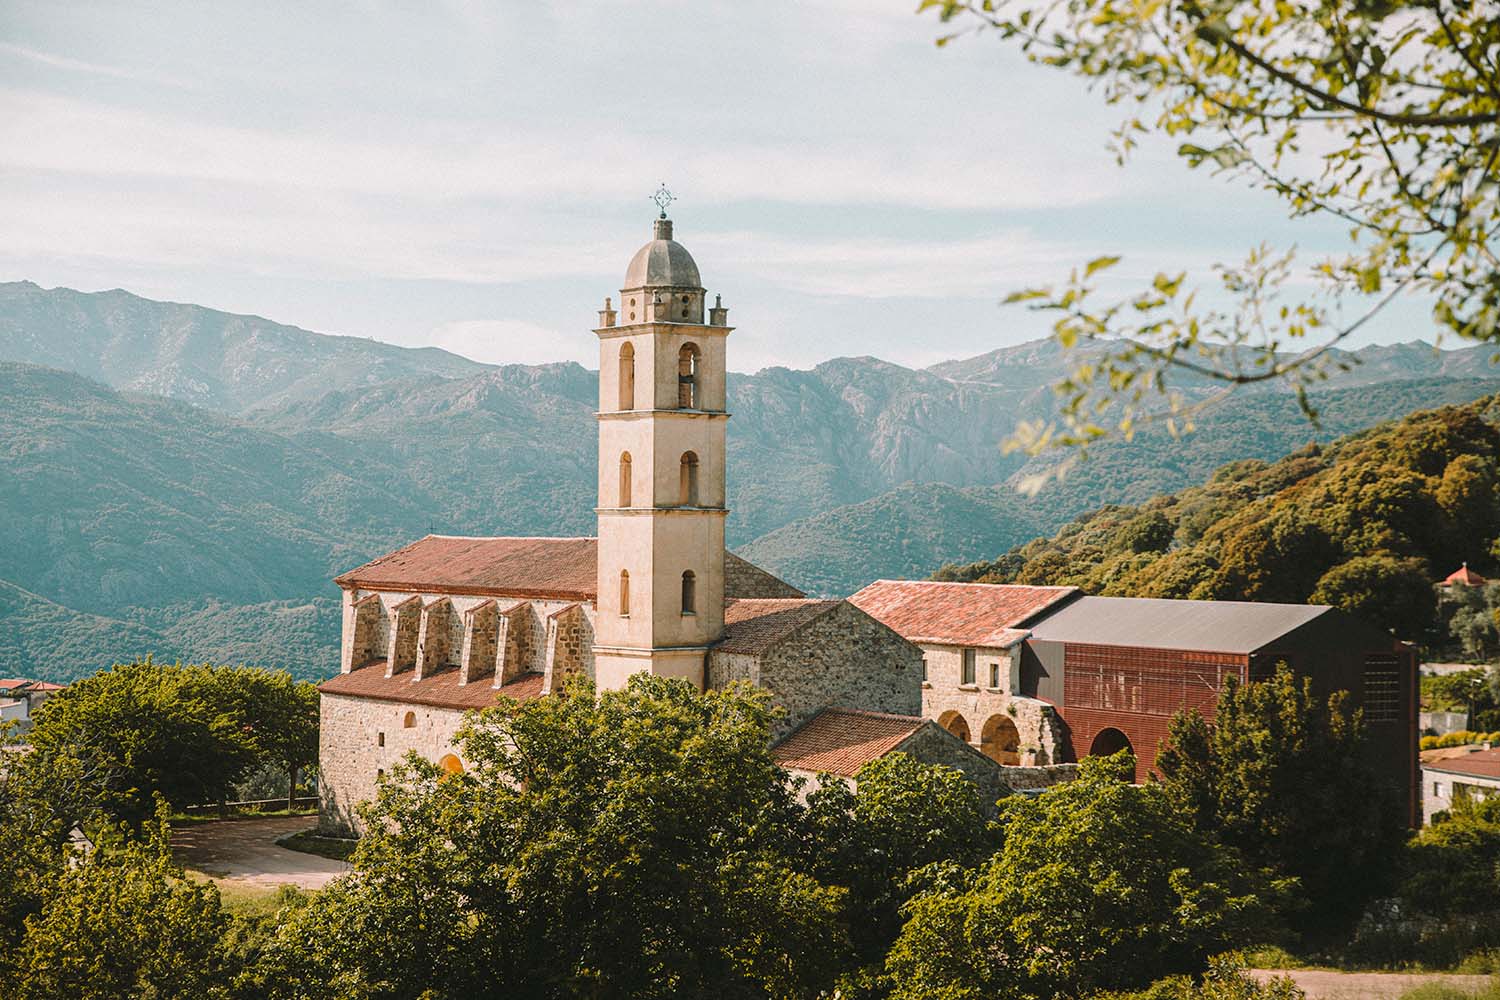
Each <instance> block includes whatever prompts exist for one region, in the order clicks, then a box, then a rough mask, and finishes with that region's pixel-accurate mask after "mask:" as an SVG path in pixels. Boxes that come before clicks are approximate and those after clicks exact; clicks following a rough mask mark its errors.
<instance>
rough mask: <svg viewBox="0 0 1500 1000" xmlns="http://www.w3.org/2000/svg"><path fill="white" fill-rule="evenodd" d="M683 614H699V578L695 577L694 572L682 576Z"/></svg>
mask: <svg viewBox="0 0 1500 1000" xmlns="http://www.w3.org/2000/svg"><path fill="white" fill-rule="evenodd" d="M682 613H683V614H685V615H695V614H697V613H698V578H697V577H696V576H694V575H693V571H692V570H688V571H686V572H685V573H683V574H682Z"/></svg>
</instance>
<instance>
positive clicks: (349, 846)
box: [276, 829, 359, 861]
mask: <svg viewBox="0 0 1500 1000" xmlns="http://www.w3.org/2000/svg"><path fill="white" fill-rule="evenodd" d="M358 843H359V841H357V840H347V839H345V838H343V837H323V836H319V834H318V832H317V830H316V829H312V830H302V831H301V832H299V833H289V834H287V835H286V836H285V837H277V838H276V846H277V847H285V848H286V849H287V850H291V851H301V852H302V853H303V854H316V855H317V856H318V857H320V858H331V859H333V860H334V861H348V860H349V855H351V854H353V853H354V848H355V846H356V845H358Z"/></svg>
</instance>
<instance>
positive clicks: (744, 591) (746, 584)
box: [724, 552, 806, 600]
mask: <svg viewBox="0 0 1500 1000" xmlns="http://www.w3.org/2000/svg"><path fill="white" fill-rule="evenodd" d="M804 596H806V595H805V594H803V593H802V591H800V590H798V589H797V588H796V587H793V586H792V585H791V584H790V583H787V582H786V581H785V580H783V579H781V578H780V577H777V576H773V575H771V574H770V573H767V572H766V571H765V570H763V569H761V568H760V567H759V566H757V565H755V564H754V563H751V562H747V561H745V560H744V559H741V558H740V557H739V556H737V555H735V554H734V553H733V552H726V553H724V599H725V600H734V599H735V598H737V597H804Z"/></svg>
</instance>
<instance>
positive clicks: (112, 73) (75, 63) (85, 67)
mask: <svg viewBox="0 0 1500 1000" xmlns="http://www.w3.org/2000/svg"><path fill="white" fill-rule="evenodd" d="M0 52H5V53H9V54H10V55H13V56H19V57H20V58H22V59H27V60H30V61H31V62H34V63H38V64H40V65H42V66H49V67H51V68H52V69H60V70H65V71H67V72H69V73H87V74H89V75H91V76H103V77H108V78H110V79H113V80H135V81H138V82H141V83H157V84H161V85H163V86H167V87H179V88H183V89H187V88H189V87H191V86H192V84H190V83H189V82H188V81H186V80H182V79H179V78H178V77H175V76H170V75H168V74H166V73H160V72H158V71H156V70H155V69H140V68H131V67H123V66H106V65H104V64H103V63H96V62H88V61H86V60H83V59H73V58H71V57H69V56H62V55H57V54H56V53H53V52H42V51H41V50H39V49H32V48H27V47H26V46H24V45H16V44H14V43H12V42H0Z"/></svg>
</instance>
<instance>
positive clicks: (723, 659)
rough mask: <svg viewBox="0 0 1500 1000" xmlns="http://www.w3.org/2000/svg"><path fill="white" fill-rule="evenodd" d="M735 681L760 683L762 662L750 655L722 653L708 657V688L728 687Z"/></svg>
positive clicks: (715, 652)
mask: <svg viewBox="0 0 1500 1000" xmlns="http://www.w3.org/2000/svg"><path fill="white" fill-rule="evenodd" d="M734 681H749V682H750V683H751V684H759V683H760V660H759V658H757V657H755V656H753V655H752V654H750V653H720V652H718V651H717V650H715V651H714V652H713V653H711V654H710V655H709V657H708V686H709V687H711V688H723V687H728V686H729V685H730V684H731V683H732V682H734Z"/></svg>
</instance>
